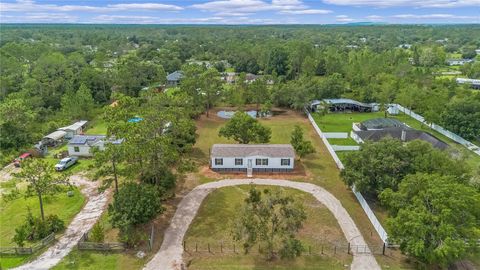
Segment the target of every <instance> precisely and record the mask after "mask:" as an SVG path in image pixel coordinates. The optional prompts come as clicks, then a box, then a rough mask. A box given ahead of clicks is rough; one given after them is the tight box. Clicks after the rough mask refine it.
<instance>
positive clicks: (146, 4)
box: [0, 0, 480, 24]
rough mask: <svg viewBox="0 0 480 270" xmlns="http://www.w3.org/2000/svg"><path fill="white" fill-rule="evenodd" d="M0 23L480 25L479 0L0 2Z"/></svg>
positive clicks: (47, 0)
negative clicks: (372, 23)
mask: <svg viewBox="0 0 480 270" xmlns="http://www.w3.org/2000/svg"><path fill="white" fill-rule="evenodd" d="M0 22H1V23H99V24H109V23H126V24H136V23H140V24H332V23H354V22H383V23H402V24H403V23H480V0H219V1H215V0H210V1H208V0H185V1H182V0H178V1H172V0H146V1H142V0H125V1H124V0H118V1H95V0H77V1H73V0H64V1H51V0H36V1H35V0H0Z"/></svg>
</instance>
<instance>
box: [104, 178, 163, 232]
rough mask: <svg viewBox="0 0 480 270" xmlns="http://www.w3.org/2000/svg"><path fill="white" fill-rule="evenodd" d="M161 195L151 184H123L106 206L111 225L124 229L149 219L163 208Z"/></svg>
mask: <svg viewBox="0 0 480 270" xmlns="http://www.w3.org/2000/svg"><path fill="white" fill-rule="evenodd" d="M161 197H162V194H160V192H159V191H158V189H157V188H156V187H155V186H153V185H149V184H136V183H127V184H125V185H123V186H122V187H121V188H120V189H119V190H118V193H115V195H114V196H113V198H114V200H113V203H112V204H110V205H109V206H108V213H109V215H110V221H111V222H112V225H113V226H114V227H116V228H120V229H124V228H130V227H132V226H135V225H138V224H142V223H146V222H148V221H150V220H151V219H152V218H153V217H155V216H156V215H157V214H159V213H161V212H163V210H164V209H163V207H162V205H161Z"/></svg>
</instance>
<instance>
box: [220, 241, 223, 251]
mask: <svg viewBox="0 0 480 270" xmlns="http://www.w3.org/2000/svg"><path fill="white" fill-rule="evenodd" d="M220 252H221V253H223V243H220Z"/></svg>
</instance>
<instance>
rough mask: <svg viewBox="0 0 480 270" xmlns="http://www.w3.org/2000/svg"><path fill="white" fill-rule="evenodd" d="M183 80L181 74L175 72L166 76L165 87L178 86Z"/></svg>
mask: <svg viewBox="0 0 480 270" xmlns="http://www.w3.org/2000/svg"><path fill="white" fill-rule="evenodd" d="M182 78H183V73H182V71H181V70H177V71H175V72H172V73H170V74H168V75H167V86H168V87H175V86H177V85H179V84H180V81H181V80H182Z"/></svg>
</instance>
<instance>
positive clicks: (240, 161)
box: [210, 144, 295, 174]
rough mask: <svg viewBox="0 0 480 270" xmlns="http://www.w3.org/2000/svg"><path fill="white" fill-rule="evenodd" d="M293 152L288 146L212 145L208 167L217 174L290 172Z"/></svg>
mask: <svg viewBox="0 0 480 270" xmlns="http://www.w3.org/2000/svg"><path fill="white" fill-rule="evenodd" d="M294 162H295V151H294V150H293V147H292V146H291V145H290V144H214V145H213V146H212V149H211V150H210V167H211V168H212V170H214V171H219V172H247V174H248V173H251V172H290V171H292V170H293V168H294Z"/></svg>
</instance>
